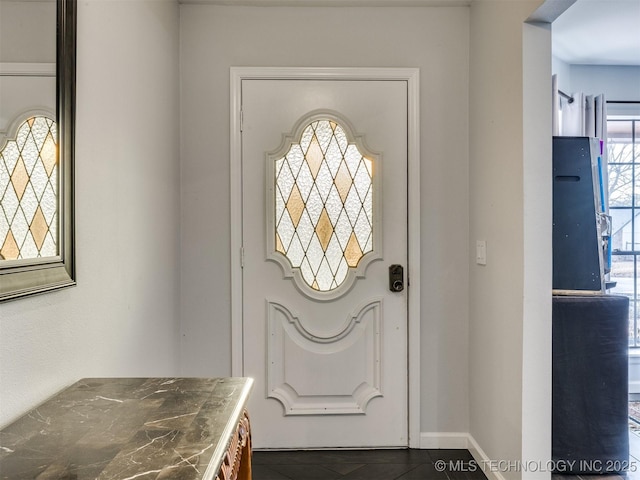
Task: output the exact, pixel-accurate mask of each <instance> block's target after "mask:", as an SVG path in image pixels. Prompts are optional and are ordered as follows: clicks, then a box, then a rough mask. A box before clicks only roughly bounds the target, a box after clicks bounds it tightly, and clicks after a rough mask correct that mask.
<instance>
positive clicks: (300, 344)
mask: <svg viewBox="0 0 640 480" xmlns="http://www.w3.org/2000/svg"><path fill="white" fill-rule="evenodd" d="M241 92H242V93H241V104H242V105H241V108H242V134H241V135H242V244H243V270H242V292H243V293H242V295H243V300H242V312H243V313H242V321H243V327H242V348H243V358H242V361H243V375H245V376H250V377H253V378H254V379H255V386H254V390H253V394H252V396H251V399H250V402H249V412H250V415H251V421H252V431H253V444H254V447H255V448H322V447H395V446H407V445H408V396H407V391H408V382H407V375H408V374H407V372H408V369H407V368H408V367H407V361H408V360H407V358H408V355H407V353H408V352H407V316H408V315H407V308H408V307H407V288H404V289H402V290H401V291H391V288H390V284H392V283H393V282H390V267H391V266H392V265H400V266H402V267H403V268H404V269H405V272H406V268H407V133H408V130H407V118H408V106H407V98H408V97H407V82H406V81H401V80H393V81H388V80H385V81H376V80H356V81H352V80H349V81H345V80H307V79H287V80H280V79H243V80H242V85H241ZM394 271H395V272H396V274H397V275H398V273H399V275H398V276H397V278H396V279H395V280H396V281H400V282H402V283H401V284H397V285H396V286H397V287H399V288H398V289H399V290H400V289H401V288H402V287H406V283H407V279H406V273H405V274H404V276H403V275H402V273H401V272H399V271H398V270H397V269H394Z"/></svg>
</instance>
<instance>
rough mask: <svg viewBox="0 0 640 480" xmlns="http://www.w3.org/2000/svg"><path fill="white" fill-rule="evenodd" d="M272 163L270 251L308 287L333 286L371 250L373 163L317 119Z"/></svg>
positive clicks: (332, 125)
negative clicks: (281, 257)
mask: <svg viewBox="0 0 640 480" xmlns="http://www.w3.org/2000/svg"><path fill="white" fill-rule="evenodd" d="M274 167H275V189H274V190H275V212H274V213H275V250H276V251H277V252H280V253H281V254H283V255H284V256H285V257H286V258H287V259H288V260H289V262H290V263H291V266H292V267H293V268H297V269H300V272H301V274H302V278H303V280H304V282H305V283H306V284H307V285H308V286H309V287H311V288H312V289H313V290H316V291H319V292H328V291H331V290H334V289H336V288H338V287H339V286H340V285H342V284H343V282H344V281H345V280H346V278H347V274H348V272H349V269H355V268H356V267H357V266H358V263H359V262H360V260H361V259H362V257H364V256H365V255H366V254H367V253H368V252H371V251H372V250H373V181H372V179H373V162H372V161H371V160H369V159H367V158H365V157H364V155H363V154H362V153H361V152H360V150H359V149H358V147H357V146H356V145H355V144H354V143H350V142H349V140H348V138H347V135H346V133H345V130H344V128H343V127H341V126H340V125H339V124H338V123H337V122H335V121H334V120H329V119H321V120H317V121H314V122H312V123H310V124H309V125H307V126H306V128H305V129H304V130H303V132H302V136H301V138H300V141H299V143H293V144H292V145H291V147H290V148H289V150H288V151H287V153H286V154H285V155H284V156H283V157H281V158H279V159H277V160H275V165H274Z"/></svg>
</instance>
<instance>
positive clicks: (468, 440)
mask: <svg viewBox="0 0 640 480" xmlns="http://www.w3.org/2000/svg"><path fill="white" fill-rule="evenodd" d="M420 448H423V449H427V448H440V449H444V448H447V449H449V448H452V449H458V448H464V449H466V450H469V453H471V456H472V457H473V459H474V460H475V462H476V466H477V468H478V469H480V470H483V471H484V474H485V475H486V477H487V479H488V480H506V479H505V477H504V475H502V473H501V472H499V471H496V470H497V469H494V468H491V465H492V462H491V459H490V458H489V457H488V456H487V454H486V453H484V451H483V450H482V448H480V445H478V442H476V440H475V439H474V438H473V436H472V435H471V434H469V433H467V432H422V433H420Z"/></svg>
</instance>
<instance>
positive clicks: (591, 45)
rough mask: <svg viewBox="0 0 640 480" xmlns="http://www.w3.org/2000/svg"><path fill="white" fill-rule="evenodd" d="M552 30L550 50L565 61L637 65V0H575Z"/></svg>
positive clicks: (639, 0) (639, 61)
mask: <svg viewBox="0 0 640 480" xmlns="http://www.w3.org/2000/svg"><path fill="white" fill-rule="evenodd" d="M552 33H553V36H552V38H553V54H554V56H556V57H558V58H560V59H561V60H563V61H564V62H566V63H569V64H581V65H637V66H640V0H577V1H576V2H575V3H574V4H573V5H571V6H570V7H569V8H568V9H567V10H566V11H565V12H564V13H563V14H562V15H560V16H559V17H558V18H557V19H556V20H555V21H554V22H553V24H552Z"/></svg>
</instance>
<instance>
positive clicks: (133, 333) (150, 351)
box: [0, 0, 179, 425]
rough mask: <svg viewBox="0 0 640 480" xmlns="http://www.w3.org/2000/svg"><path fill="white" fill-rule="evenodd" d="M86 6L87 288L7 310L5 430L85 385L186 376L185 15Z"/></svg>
mask: <svg viewBox="0 0 640 480" xmlns="http://www.w3.org/2000/svg"><path fill="white" fill-rule="evenodd" d="M78 7H79V8H78V10H79V11H78V77H77V85H78V92H77V143H76V148H77V149H76V152H77V153H76V233H77V236H76V240H77V242H76V245H77V267H78V271H77V280H78V286H77V287H74V288H70V289H65V290H63V291H59V292H56V293H50V294H46V295H41V296H38V297H33V298H27V299H20V300H15V301H11V302H8V303H4V304H0V384H1V388H0V409H1V410H0V425H4V424H7V423H9V422H11V421H12V420H14V419H15V418H17V417H18V416H19V415H20V414H22V413H23V412H25V411H26V410H28V409H30V408H32V407H33V406H35V405H36V404H38V403H40V402H42V401H43V400H44V399H46V398H47V397H48V396H50V395H52V394H54V393H55V392H56V391H58V390H59V389H61V388H63V387H65V386H67V385H69V384H71V383H73V382H75V381H76V380H78V379H80V378H82V377H86V376H92V377H96V376H164V375H176V374H177V373H178V370H179V365H178V364H179V359H178V356H179V349H178V345H179V340H178V335H179V326H178V298H179V269H178V244H179V235H178V231H179V223H178V214H179V195H178V189H179V169H178V134H179V132H178V122H177V118H178V72H177V68H176V66H177V62H178V56H177V55H178V7H177V5H176V4H175V2H173V1H158V0H148V1H135V2H132V1H125V0H122V1H114V0H88V1H83V2H79V3H78Z"/></svg>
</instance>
